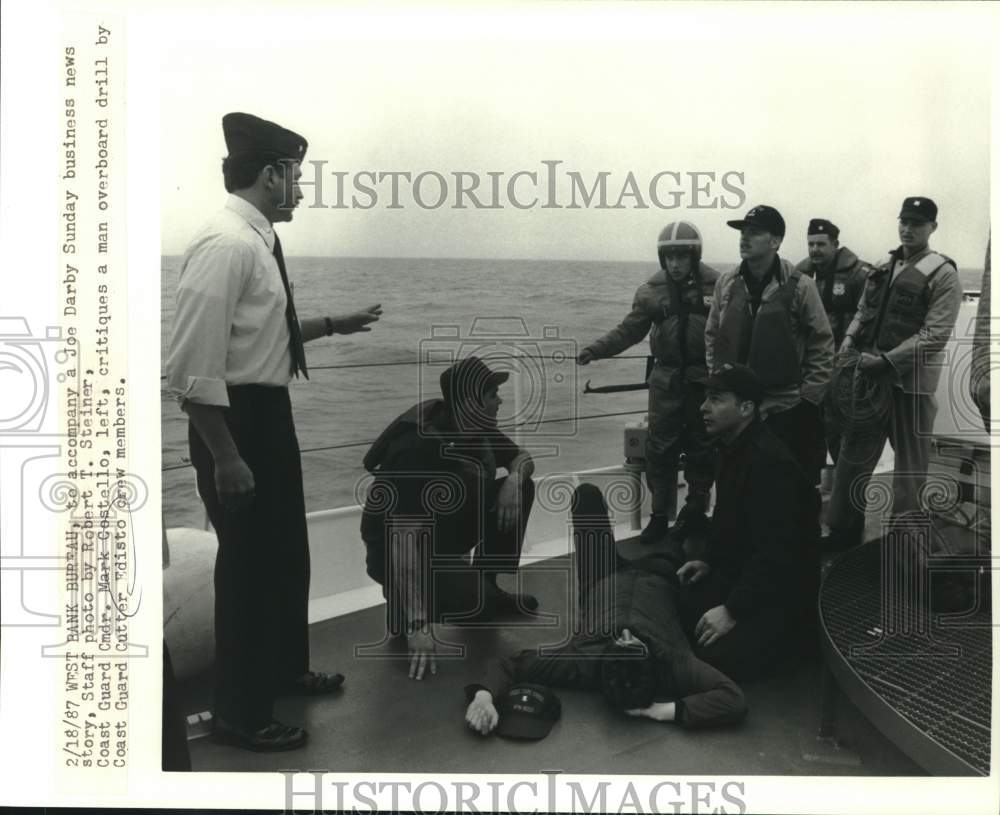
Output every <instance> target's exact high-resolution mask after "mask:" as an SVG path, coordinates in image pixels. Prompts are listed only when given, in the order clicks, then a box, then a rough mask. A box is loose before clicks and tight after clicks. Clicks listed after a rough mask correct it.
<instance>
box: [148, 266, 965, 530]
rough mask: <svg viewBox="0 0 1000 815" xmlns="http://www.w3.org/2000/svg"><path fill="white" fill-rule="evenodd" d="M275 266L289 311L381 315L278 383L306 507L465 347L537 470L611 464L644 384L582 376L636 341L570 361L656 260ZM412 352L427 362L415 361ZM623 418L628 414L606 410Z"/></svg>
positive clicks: (347, 483) (171, 454)
mask: <svg viewBox="0 0 1000 815" xmlns="http://www.w3.org/2000/svg"><path fill="white" fill-rule="evenodd" d="M180 260H181V259H180V257H178V256H164V257H163V258H162V263H161V269H162V275H161V294H162V325H161V338H162V348H163V353H164V355H165V354H166V350H167V347H168V342H169V335H170V326H171V322H172V320H173V314H174V292H175V291H176V287H177V277H178V274H179V270H180ZM287 263H288V270H289V277H290V278H291V280H292V282H293V284H294V286H295V301H296V307H297V309H298V311H299V314H300V315H301V316H302V317H308V316H315V315H322V314H336V313H342V312H347V311H352V310H354V309H356V308H359V307H362V306H365V305H369V304H371V303H381V304H382V307H383V309H384V312H385V313H384V315H383V317H382V319H381V320H380V321H379V322H378V323H376V324H375V325H374V326H373V330H372V331H371V332H369V333H359V334H354V335H350V336H334V337H332V338H330V339H320V340H315V341H314V342H312V343H310V344H309V345H307V347H306V351H307V355H308V361H309V366H310V374H311V379H310V380H309V381H305V380H297V381H294V382H293V383H292V385H291V398H292V403H293V409H294V412H295V421H296V428H297V432H298V436H299V444H300V446H301V448H302V450H303V456H302V463H303V474H304V484H305V496H306V508H307V510H308V511H314V510H319V509H328V508H332V507H337V506H343V505H345V504H351V503H354V502H355V501H356V500H357V495H358V490H359V484H361V483H362V479H363V477H364V474H365V473H364V468H363V467H362V465H361V461H362V458H363V457H364V454H365V453H366V452H367V450H368V446H369V442H370V441H371V440H372V439H374V438H375V437H376V436H377V435H378V434H379V433H380V432H381V430H382V429H383V428H384V427H385V426H386V424H388V422H389V421H391V420H392V419H393V418H395V417H396V416H397V415H399V414H400V413H402V412H403V411H404V410H406V409H407V408H408V407H410V406H411V405H412V404H413V403H415V402H417V401H419V400H421V399H425V398H431V397H436V396H438V395H439V390H438V387H437V378H438V375H439V374H440V372H441V370H443V368H444V367H445V366H446V365H447V364H448V362H449V360H450V359H453V358H458V357H462V356H465V355H467V354H468V353H471V352H475V353H477V354H478V355H479V356H482V357H484V358H491V366H493V367H497V368H500V369H504V370H508V371H510V372H511V374H512V376H511V379H510V380H509V381H508V382H507V383H506V384H505V385H503V386H502V388H501V396H502V397H503V398H504V402H505V403H504V405H503V406H502V407H501V410H500V423H501V425H508V426H510V428H511V429H510V430H508V432H511V433H513V432H514V428H515V427H516V428H517V432H518V433H519V437H520V441H521V442H522V443H523V444H525V445H526V446H528V447H529V449H532V451H533V454H534V456H535V459H536V465H537V471H538V472H539V473H548V472H570V471H575V470H580V469H590V468H596V467H601V466H608V465H612V464H617V463H620V462H621V461H622V460H623V458H624V452H623V437H622V429H623V427H624V426H625V424H626V423H627V422H630V421H636V420H638V419H639V418H641V415H642V414H643V413H644V412H645V406H646V393H645V391H636V392H626V393H616V394H608V395H588V394H584V393H582V391H583V388H584V384H585V383H586V381H587V380H592V384H593V385H594V386H598V385H611V384H629V383H638V382H641V381H642V378H643V374H644V372H645V355H646V353H647V351H648V343H647V341H643V342H642V343H641V344H639V345H637V346H635V347H633V348H632V349H630V350H628V351H626V352H625V353H624V354H623V356H622V357H619V358H616V359H613V360H602V361H599V362H595V363H592V364H591V365H589V366H586V367H582V368H581V367H577V366H575V365H574V364H573V358H574V357H575V355H576V350H577V348H578V347H582V346H583V345H586V344H587V343H588V342H590V341H591V340H593V339H595V338H596V337H598V336H600V335H601V334H603V333H604V332H605V331H607V330H609V329H611V328H613V327H614V326H615V325H617V324H618V322H619V321H620V320H621V318H622V317H624V316H625V314H627V313H628V310H629V307H630V305H631V302H632V295H633V294H634V292H635V289H636V287H637V286H639V285H640V284H641V283H642V282H643V281H644V280H646V279H647V278H648V277H649V275H651V274H652V273H653V272H655V271H656V264H655V261H654V262H652V263H635V262H620V263H616V262H584V261H550V260H541V261H540V260H483V259H471V260H460V259H405V258H316V257H289V258H288V259H287ZM712 265H713V266H715V268H717V269H719V270H720V271H724V270H725V269H728V268H731V266H732V264H712ZM961 274H962V279H963V284H964V285H965V287H966V288H967V289H978V288H979V284H980V278H981V274H982V273H981V270H976V269H963V270H961ZM420 359H423V360H429V361H430V362H431V364H429V365H418V364H416V362H417V360H420ZM326 366H337V367H330V368H327V367H326ZM161 405H162V418H161V425H162V458H163V461H162V464H163V468H164V472H163V512H164V520H165V523H166V525H167V526H168V527H175V526H201V525H202V524H203V522H204V509H203V507H202V506H201V502H200V500H199V499H198V497H197V494H196V492H195V486H194V470H193V469H192V468H191V467H190V466H189V465H188V464H187V463H186V461H187V456H188V450H187V418H186V416H185V415H184V414H183V413H182V412H181V411H180V409H179V407H178V406H177V404H176V402H175V401H174V400H173V399H172V398H171V397H170V396H169V394H167V393H166V391H165V390H164V392H163V394H162V397H161ZM625 413H633V414H634V415H613V414H625ZM574 417H575V420H574ZM320 448H325V449H320Z"/></svg>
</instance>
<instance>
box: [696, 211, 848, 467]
mask: <svg viewBox="0 0 1000 815" xmlns="http://www.w3.org/2000/svg"><path fill="white" fill-rule="evenodd" d="M727 223H728V224H729V226H731V227H733V228H734V229H738V230H740V257H741V258H742V262H741V263H740V265H739V266H738V267H737V268H736V269H734V270H733V271H731V272H727V273H726V274H724V275H722V276H721V277H719V280H718V282H717V283H716V284H715V292H714V293H713V296H712V309H711V312H710V313H709V315H708V323H707V324H706V326H705V358H706V361H707V362H708V366H709V368H710V369H713V370H714V369H715V368H718V367H720V366H722V365H723V364H725V363H727V362H728V363H730V364H734V365H735V364H741V365H747V366H749V367H750V368H751V369H753V371H754V373H756V374H757V376H758V377H759V378H760V381H761V384H762V385H763V387H764V395H763V400H762V401H761V404H760V414H761V416H762V417H763V419H764V421H765V422H766V423H767V425H768V427H769V428H770V430H771V432H772V433H774V435H776V436H777V437H778V438H779V439H781V441H783V442H784V443H785V444H786V445H787V446H788V449H789V450H791V451H792V453H793V454H794V455H795V457H796V459H797V460H798V462H799V465H800V466H801V467H802V470H803V473H804V474H805V475H806V477H807V478H808V479H809V483H810V484H816V483H818V482H819V473H820V469H821V468H822V466H823V463H824V462H825V453H824V455H823V456H822V457H821V456H820V455H819V451H820V450H821V449H822V439H823V426H822V419H821V416H820V407H819V406H820V405H821V404H822V402H823V398H824V397H825V395H826V389H827V386H828V385H829V383H830V374H831V373H832V371H833V333H832V331H831V329H830V320H829V318H828V317H827V316H826V311H825V309H824V308H823V303H822V300H821V299H820V295H819V291H818V290H817V289H816V284H815V283H814V282H813V280H812V279H811V278H810V277H808V276H807V275H804V274H802V272H801V271H798V270H796V269H794V268H793V267H792V264H791V263H789V262H788V261H787V260H782V259H781V258H780V257H778V248H779V247H780V246H781V242H782V240H783V239H784V237H785V220H784V218H782V217H781V213H780V212H778V210H776V209H775V208H774V207H769V206H767V205H765V204H761V205H758V206H755V207H754V208H753V209H751V210H750V211H749V212H748V213H747V214H746V217H744V218H742V219H741V220H737V221H728V222H727Z"/></svg>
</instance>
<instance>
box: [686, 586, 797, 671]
mask: <svg viewBox="0 0 1000 815" xmlns="http://www.w3.org/2000/svg"><path fill="white" fill-rule="evenodd" d="M730 588H731V587H730V586H729V585H727V584H726V582H725V581H724V580H723V579H722V578H721V577H720V576H719V575H718V574H715V573H713V574H709V576H708V577H705V578H702V579H701V580H700V581H698V582H697V583H692V584H687V585H684V586H681V592H680V600H679V606H680V615H681V625H682V626H683V628H684V633H685V634H686V635H687V637H688V639H689V640H690V642H691V644H692V646H693V648H694V653H695V656H696V657H698V658H699V659H701V660H703V661H705V662H707V663H708V664H709V665H712V666H714V667H716V668H718V669H719V670H720V671H722V672H723V673H724V674H726V675H727V676H729V677H731V678H732V679H733V680H735V681H736V682H741V681H746V680H750V679H757V678H759V677H762V676H768V675H771V674H773V673H775V672H776V671H777V669H778V668H779V667H780V666H782V665H783V664H785V663H786V662H787V661H788V659H789V657H790V656H792V655H794V653H795V652H797V651H801V650H802V647H801V643H802V636H801V635H802V633H803V632H802V620H801V616H800V615H797V614H795V613H794V612H793V611H791V610H789V609H788V608H769V609H764V610H762V611H759V612H758V613H756V614H754V615H753V616H752V617H747V618H744V619H742V620H739V621H738V622H737V623H736V625H735V626H734V627H733V628H732V630H730V631H729V633H728V634H725V635H724V636H722V637H720V638H719V639H717V640H716V641H715V642H713V643H712V644H711V645H709V646H706V647H702V646H699V645H698V644H697V638H696V637H695V635H694V629H695V626H696V625H697V624H698V620H700V619H701V617H702V615H703V614H704V613H705V612H706V611H708V610H709V609H711V608H715V606H720V605H723V604H725V602H726V598H727V597H728V596H729V590H730Z"/></svg>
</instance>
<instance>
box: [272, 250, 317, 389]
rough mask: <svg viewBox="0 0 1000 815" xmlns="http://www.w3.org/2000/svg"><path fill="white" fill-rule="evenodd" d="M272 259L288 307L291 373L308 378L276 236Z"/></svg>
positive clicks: (290, 292) (300, 338)
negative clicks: (279, 274)
mask: <svg viewBox="0 0 1000 815" xmlns="http://www.w3.org/2000/svg"><path fill="white" fill-rule="evenodd" d="M274 259H275V260H276V261H277V262H278V271H279V272H281V283H282V285H283V286H284V287H285V296H286V298H287V299H288V305H286V306H285V319H286V320H287V321H288V334H289V337H290V338H291V342H290V343H289V344H290V346H291V351H292V373H293V374H295V376H298V375H299V371H301V372H302V376H304V377H305V378H306V379H308V378H309V370H308V369H307V368H306V348H305V343H303V342H302V329H301V328H300V327H299V318H298V315H296V313H295V301H294V300H292V287H291V286H289V285H288V272H287V271H285V255H284V253H283V252H282V251H281V239H280V238H279V237H278V234H277V233H275V235H274Z"/></svg>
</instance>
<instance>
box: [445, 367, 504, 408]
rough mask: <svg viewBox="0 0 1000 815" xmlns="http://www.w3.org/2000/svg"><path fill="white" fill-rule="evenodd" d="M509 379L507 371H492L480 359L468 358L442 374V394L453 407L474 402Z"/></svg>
mask: <svg viewBox="0 0 1000 815" xmlns="http://www.w3.org/2000/svg"><path fill="white" fill-rule="evenodd" d="M509 377H510V374H509V373H507V372H506V371H492V370H490V369H489V367H487V365H486V363H485V362H483V361H482V360H481V359H480V358H479V357H466V358H465V359H463V360H461V361H460V362H456V363H455V364H454V365H452V366H451V367H450V368H448V369H446V370H445V371H443V372H442V373H441V379H440V382H441V394H442V396H444V398H445V401H446V402H448V403H450V404H453V405H454V404H458V403H468V402H474V401H478V400H479V398H480V397H481V396H482V395H483V394H484V393H486V392H487V391H488V390H490V389H491V388H494V387H496V386H497V385H499V384H501V383H502V382H506V381H507V379H508V378H509Z"/></svg>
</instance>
